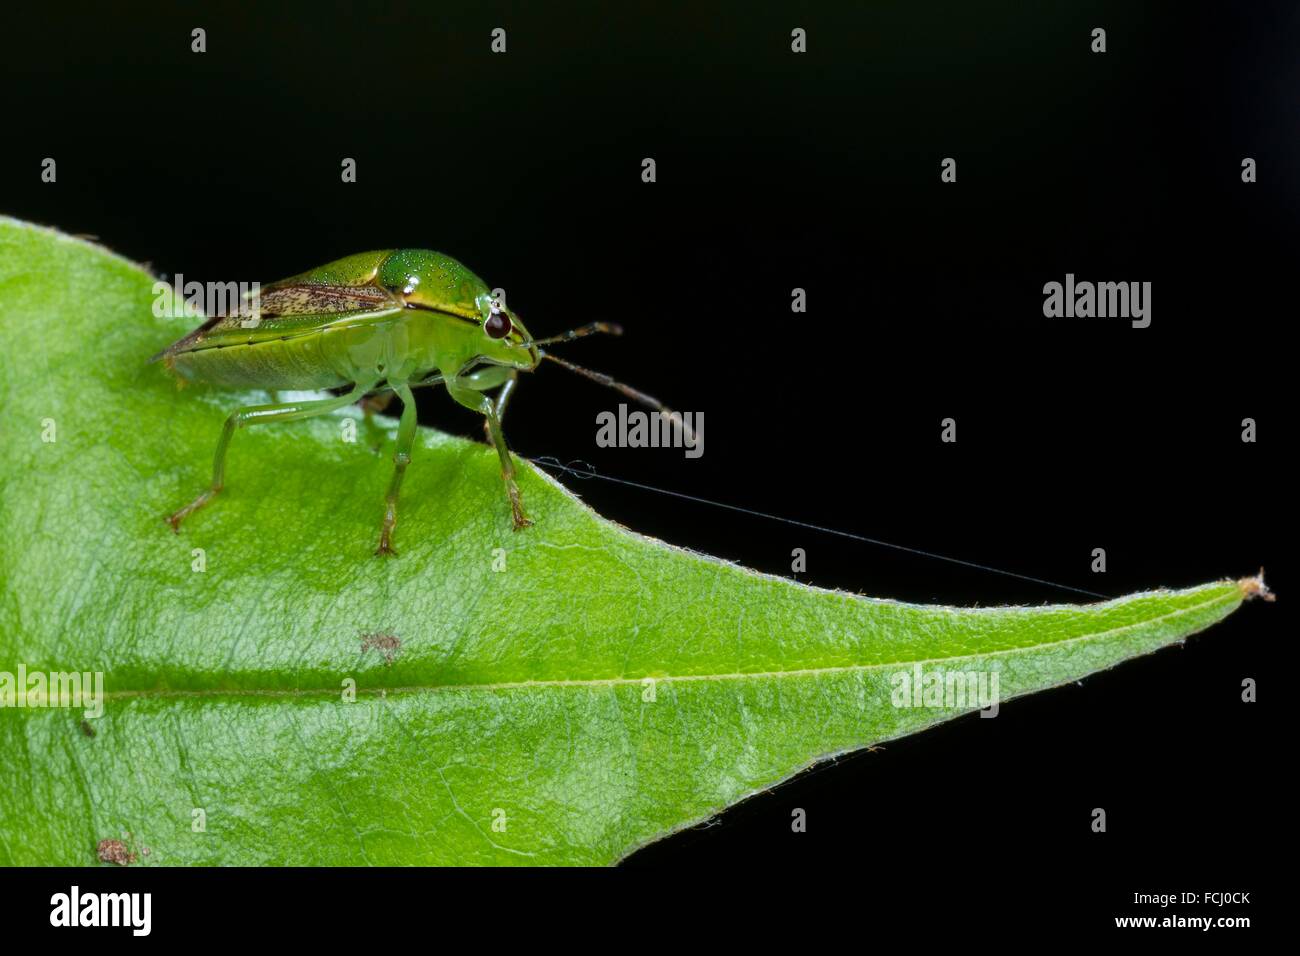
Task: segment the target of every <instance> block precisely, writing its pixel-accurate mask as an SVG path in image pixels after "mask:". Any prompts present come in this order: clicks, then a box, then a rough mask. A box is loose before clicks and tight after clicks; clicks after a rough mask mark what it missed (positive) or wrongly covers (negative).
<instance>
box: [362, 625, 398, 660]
mask: <svg viewBox="0 0 1300 956" xmlns="http://www.w3.org/2000/svg"><path fill="white" fill-rule="evenodd" d="M401 649H402V640H401V638H399V637H398V636H397V635H396V634H380V633H376V634H362V635H361V653H362V654H364V653H365V652H366V651H369V650H376V651H379V653H381V654H383V655H384V663H385V664H392V663H393V658H395V657H396V656H397V652H398V651H400V650H401Z"/></svg>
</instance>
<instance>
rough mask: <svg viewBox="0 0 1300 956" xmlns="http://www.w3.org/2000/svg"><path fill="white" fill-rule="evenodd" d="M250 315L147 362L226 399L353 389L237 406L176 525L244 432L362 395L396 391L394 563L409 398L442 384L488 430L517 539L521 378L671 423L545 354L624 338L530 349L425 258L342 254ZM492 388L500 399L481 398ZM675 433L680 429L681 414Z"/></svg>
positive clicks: (520, 331) (483, 291)
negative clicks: (235, 392) (585, 384)
mask: <svg viewBox="0 0 1300 956" xmlns="http://www.w3.org/2000/svg"><path fill="white" fill-rule="evenodd" d="M245 309H246V312H245V314H242V315H228V316H214V317H212V318H209V319H208V320H207V321H206V322H204V323H203V324H202V325H200V326H199V327H198V328H197V329H195V330H194V331H193V332H191V333H190V334H189V335H187V336H185V337H184V338H182V339H181V340H179V341H178V342H176V343H174V344H173V345H171V346H170V347H168V348H166V349H164V350H163V351H162V352H159V353H158V354H157V355H155V356H154V357H153V359H152V360H151V361H157V360H159V359H161V360H162V361H163V362H164V364H165V365H166V366H167V367H168V368H169V369H171V371H172V372H174V373H175V374H176V375H177V376H179V377H180V378H181V379H183V380H186V381H196V382H206V383H208V384H211V385H215V386H218V387H226V388H264V389H268V390H275V389H324V388H346V389H347V391H346V392H344V393H343V394H340V395H336V396H333V397H329V398H321V399H314V400H307V401H289V402H278V403H274V404H268V405H251V406H247V407H244V408H239V409H237V410H235V411H234V412H232V413H231V414H230V416H229V417H228V418H227V419H226V424H225V428H224V429H223V431H222V433H221V438H220V439H219V440H218V442H217V452H216V461H215V463H214V465H213V470H212V484H211V486H210V487H209V488H208V489H207V490H206V491H204V492H203V493H202V494H200V495H199V496H198V497H197V498H195V499H194V500H193V501H192V502H190V503H189V504H187V505H185V506H184V507H183V508H181V509H179V510H178V511H176V512H175V513H174V514H172V515H171V516H170V517H169V518H168V519H167V520H168V521H169V522H170V523H171V526H172V529H173V530H174V531H178V532H179V529H180V524H181V522H182V521H183V520H184V519H185V518H186V517H188V516H189V515H190V514H192V513H193V512H194V511H196V510H198V509H199V508H201V507H203V506H204V505H205V504H207V503H208V502H209V501H211V500H212V498H213V497H214V496H215V495H217V494H218V493H219V492H220V491H221V489H222V488H223V487H224V485H225V471H226V452H227V450H228V449H229V446H230V439H231V437H232V436H233V435H234V433H235V431H236V430H238V429H239V428H241V427H244V426H247V425H257V424H262V423H265V422H286V421H295V420H297V419H302V418H310V417H312V416H314V415H323V414H326V413H328V412H331V411H334V410H336V409H339V408H343V407H345V406H347V405H349V404H351V403H353V402H355V401H358V400H359V399H362V398H364V397H366V396H368V395H374V394H380V393H395V394H396V395H397V396H398V397H399V398H401V400H402V406H403V407H402V415H401V418H400V420H399V422H398V426H397V450H396V453H395V454H394V456H393V460H394V463H395V467H394V470H393V476H392V480H391V481H390V482H389V486H388V494H387V497H386V502H385V509H384V517H383V524H382V528H381V531H380V535H379V547H378V548H377V549H376V550H375V553H376V554H380V555H384V554H394V553H395V552H394V551H393V528H394V526H395V525H396V523H397V498H398V492H399V490H400V489H401V485H402V477H403V475H404V474H405V472H406V466H407V465H408V464H409V463H410V460H411V448H412V445H413V444H414V441H415V433H416V412H415V399H414V396H413V395H412V394H411V389H413V388H419V387H421V386H426V385H435V384H442V385H443V386H445V387H446V389H447V392H448V393H449V394H450V395H451V397H452V398H454V399H455V400H456V401H457V402H459V403H460V404H462V405H464V406H465V407H467V408H469V409H472V410H473V411H476V412H479V413H481V414H482V415H483V418H484V429H485V431H486V433H487V437H488V440H489V441H490V442H491V443H492V446H493V447H494V448H495V449H496V452H497V455H498V456H499V458H500V460H501V477H502V479H503V481H504V482H505V489H506V495H507V497H508V498H509V501H510V513H511V517H512V519H513V522H514V529H515V530H516V531H519V530H521V529H522V528H526V527H528V526H529V525H530V524H531V523H532V522H531V521H529V519H528V517H527V516H526V515H525V514H524V506H523V501H522V500H521V499H520V496H519V489H518V487H517V486H516V484H515V469H514V464H513V462H512V461H511V458H510V452H509V450H508V449H507V448H506V442H505V438H504V437H503V435H502V432H501V420H502V418H503V417H504V415H505V410H506V404H507V403H508V402H509V400H510V396H511V394H512V393H513V391H514V388H515V384H516V382H517V380H518V377H519V373H520V372H531V371H534V370H535V369H536V368H537V366H538V365H539V364H540V362H541V360H542V359H544V358H549V359H551V360H552V361H554V362H556V363H557V364H560V365H562V366H564V367H565V368H568V369H570V370H572V371H574V372H577V373H579V374H581V375H584V376H586V377H588V378H590V379H592V380H594V381H597V382H599V383H601V384H603V385H607V386H609V387H611V388H615V389H617V390H618V391H620V392H622V393H623V394H625V395H627V396H628V397H629V398H632V399H633V400H635V401H638V402H640V403H642V404H645V405H648V406H650V407H651V408H654V409H657V410H658V411H660V412H661V413H662V414H664V415H666V416H674V413H673V412H672V411H671V410H670V409H668V408H666V407H665V406H664V405H663V404H662V403H661V402H659V401H658V400H656V399H654V398H651V397H650V396H648V395H645V394H644V393H642V392H638V391H636V390H635V389H632V388H629V387H628V386H626V385H623V384H622V383H620V382H616V381H614V380H613V379H611V378H609V377H608V376H606V375H602V374H600V373H598V372H592V371H589V370H587V369H584V368H582V367H581V366H577V365H574V364H572V363H570V362H565V361H562V360H560V359H557V358H555V357H554V356H550V355H547V354H546V352H544V351H543V350H542V348H541V347H542V346H545V345H552V344H556V343H559V342H568V341H572V340H573V339H577V338H582V337H583V336H585V335H590V334H592V333H595V332H606V333H610V334H614V335H618V334H620V333H621V331H622V330H621V329H620V328H619V327H618V326H616V325H611V324H609V323H604V322H592V323H590V324H588V325H585V326H582V327H581V328H577V329H573V330H571V331H568V332H564V333H562V334H560V335H555V336H552V337H550V338H545V339H534V338H533V337H532V336H531V335H530V334H529V333H528V330H527V329H526V328H525V327H524V325H523V323H522V322H521V321H520V320H519V316H518V315H516V314H515V313H514V312H513V311H511V310H510V309H509V308H506V307H505V306H504V305H503V304H502V303H500V302H498V300H497V299H496V298H494V297H493V295H492V292H491V290H489V289H488V287H487V285H486V284H485V283H484V282H483V280H481V279H480V278H479V277H478V276H476V275H474V273H472V272H470V271H469V270H468V269H467V268H465V267H464V266H463V265H461V264H460V263H459V262H457V261H456V260H455V259H452V258H451V257H450V256H445V255H442V254H440V253H437V252H430V251H428V250H424V249H389V250H384V251H380V252H365V253H360V254H358V255H354V256H348V257H347V258H345V259H340V260H338V261H337V262H332V263H330V264H328V265H324V266H321V267H320V268H318V269H313V270H311V271H309V272H304V273H302V274H301V275H296V276H292V277H290V278H288V279H283V280H281V281H279V282H274V283H272V284H270V285H267V286H263V287H262V288H261V291H260V295H259V296H257V297H255V298H254V299H252V300H251V301H250V302H249V303H246V304H245ZM493 389H496V390H497V391H496V396H495V398H491V397H489V396H488V395H486V394H484V393H486V392H488V391H491V390H493ZM674 418H675V420H676V421H680V417H677V416H674Z"/></svg>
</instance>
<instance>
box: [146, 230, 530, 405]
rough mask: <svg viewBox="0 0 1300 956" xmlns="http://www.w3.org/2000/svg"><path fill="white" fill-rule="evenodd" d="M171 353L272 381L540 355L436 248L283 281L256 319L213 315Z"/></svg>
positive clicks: (448, 373) (184, 370)
mask: <svg viewBox="0 0 1300 956" xmlns="http://www.w3.org/2000/svg"><path fill="white" fill-rule="evenodd" d="M504 328H508V329H509V331H508V332H507V333H506V334H504V335H499V333H500V332H502V331H503V329H504ZM494 333H495V334H494ZM160 357H162V358H164V359H165V360H166V362H167V364H168V365H169V367H171V368H172V369H173V370H175V371H176V373H177V374H178V375H180V376H181V377H182V378H185V379H191V380H197V381H206V382H210V383H212V384H214V385H224V386H230V387H245V386H252V387H256V386H259V385H260V386H263V387H268V388H295V387H296V388H320V387H327V386H333V385H341V384H347V383H352V382H360V381H369V382H372V383H377V382H379V381H384V380H386V381H388V382H390V383H394V384H396V383H399V382H407V381H411V382H414V381H417V380H420V379H424V378H428V377H429V376H431V375H438V376H441V377H442V378H444V379H448V378H452V377H453V376H456V375H458V374H463V373H465V372H466V371H468V370H469V369H470V368H472V367H474V366H477V365H496V366H504V367H506V368H512V369H520V370H531V369H533V368H535V367H536V365H537V362H538V354H537V350H536V348H535V347H534V346H533V344H532V337H531V336H530V335H529V334H528V331H527V329H525V328H524V326H523V324H522V323H521V322H520V321H519V319H518V317H517V316H516V315H515V313H514V312H512V311H511V310H510V309H508V308H506V307H504V306H501V305H500V304H499V303H498V302H497V301H496V300H495V299H494V298H493V296H492V292H491V290H490V289H489V288H488V286H487V284H486V283H484V282H483V280H482V279H480V278H479V277H478V276H476V275H475V274H474V273H473V272H471V271H470V270H469V269H467V268H466V267H465V266H464V265H462V264H461V263H459V262H457V261H456V260H455V259H452V258H451V257H450V256H445V255H442V254H441V253H437V252H431V251H428V250H424V249H398V250H383V251H377V252H363V253H358V254H357V255H352V256H348V257H346V258H343V259H339V260H337V261H335V262H331V263H329V264H328V265H324V266H321V267H319V268H317V269H312V270H310V271H308V272H304V273H302V274H300V275H296V276H291V277H289V278H287V279H282V280H280V281H278V282H273V283H271V284H269V285H266V286H264V287H262V289H261V294H260V297H259V299H258V300H257V301H256V302H255V303H250V308H249V309H248V310H247V314H244V315H233V316H226V317H214V318H211V319H209V320H208V322H206V323H204V324H203V325H202V326H200V327H199V328H198V329H196V330H195V331H194V332H192V333H190V334H189V335H187V336H186V337H185V338H183V339H181V340H180V341H178V342H176V343H175V344H174V345H172V346H171V347H170V348H168V349H167V350H166V351H164V352H163V353H161V356H160Z"/></svg>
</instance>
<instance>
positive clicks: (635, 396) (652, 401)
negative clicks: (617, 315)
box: [539, 323, 695, 443]
mask: <svg viewBox="0 0 1300 956" xmlns="http://www.w3.org/2000/svg"><path fill="white" fill-rule="evenodd" d="M597 324H598V323H597ZM615 328H617V326H615ZM575 331H581V330H575ZM539 354H540V355H541V357H542V358H544V359H549V360H550V361H552V362H554V363H555V364H556V365H562V366H564V367H565V368H567V369H568V370H569V371H570V372H576V373H577V374H579V375H581V376H582V377H583V378H589V379H591V380H592V381H593V382H596V383H597V384H600V385H604V386H605V387H606V388H612V389H614V391H616V392H621V393H622V394H624V395H626V396H627V397H628V398H630V399H632V401H634V402H637V403H639V404H641V405H645V406H646V407H647V408H653V409H654V410H655V411H657V412H658V413H659V414H660V415H662V416H663V417H664V418H666V419H668V420H669V421H670V422H672V423H673V424H674V425H676V426H677V427H678V428H680V429H681V430H682V434H683V436H684V437H685V440H686V441H688V442H692V443H693V442H694V441H695V433H694V432H693V431H692V430H691V427H690V426H689V425H687V424H686V421H685V419H683V418H682V416H681V414H680V413H679V412H675V411H673V410H672V409H671V408H669V407H668V406H667V405H665V404H664V403H663V402H661V401H659V399H657V398H655V397H654V396H653V395H647V394H646V393H645V392H639V391H637V390H636V389H635V388H633V387H632V386H631V385H624V384H623V383H622V382H620V381H617V380H615V379H613V378H611V377H610V376H608V375H606V374H605V373H604V372H594V371H592V370H591V369H589V368H583V367H582V366H581V365H574V364H573V363H572V362H569V361H566V360H565V359H562V358H556V357H555V356H554V355H552V354H551V353H549V352H541V353H539Z"/></svg>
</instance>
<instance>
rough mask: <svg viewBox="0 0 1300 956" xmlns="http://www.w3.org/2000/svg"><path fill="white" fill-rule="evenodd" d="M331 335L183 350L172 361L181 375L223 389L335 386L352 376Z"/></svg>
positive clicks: (170, 358)
mask: <svg viewBox="0 0 1300 956" xmlns="http://www.w3.org/2000/svg"><path fill="white" fill-rule="evenodd" d="M330 334H331V333H326V332H317V333H315V334H312V335H299V336H295V337H293V338H291V339H275V340H271V341H269V342H257V343H254V344H252V345H224V346H219V347H212V348H204V349H196V350H194V351H189V352H179V353H176V354H174V355H172V356H170V357H169V359H168V363H169V364H170V366H171V367H172V368H173V369H174V370H175V371H176V374H177V375H179V376H180V377H181V378H184V379H187V380H188V381H193V382H206V383H208V384H210V385H216V386H218V387H221V388H271V389H276V388H285V389H310V388H334V387H336V386H339V385H346V384H348V383H349V382H351V381H352V378H351V377H348V376H345V375H344V374H343V371H344V370H342V369H339V368H337V367H336V363H335V362H332V361H330V356H329V355H327V354H326V353H327V351H330V350H329V349H328V348H327V347H326V343H325V340H326V338H327V337H329V336H330Z"/></svg>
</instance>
